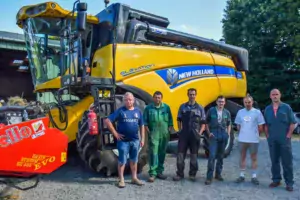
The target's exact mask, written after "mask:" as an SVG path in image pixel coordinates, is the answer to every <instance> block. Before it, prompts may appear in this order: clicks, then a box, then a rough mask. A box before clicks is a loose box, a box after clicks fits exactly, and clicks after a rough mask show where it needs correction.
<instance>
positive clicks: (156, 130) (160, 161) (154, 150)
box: [148, 122, 170, 176]
mask: <svg viewBox="0 0 300 200" xmlns="http://www.w3.org/2000/svg"><path fill="white" fill-rule="evenodd" d="M161 123H164V122H161ZM155 124H156V125H157V126H156V127H153V130H152V131H151V130H150V133H149V134H148V138H149V140H148V142H149V175H150V176H157V175H158V174H162V173H163V171H164V162H165V158H166V151H167V145H168V142H169V139H170V135H169V131H168V125H167V123H165V124H164V125H162V124H161V125H159V123H155Z"/></svg>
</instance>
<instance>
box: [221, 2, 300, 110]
mask: <svg viewBox="0 0 300 200" xmlns="http://www.w3.org/2000/svg"><path fill="white" fill-rule="evenodd" d="M224 12H225V14H224V17H223V19H222V23H223V37H224V38H225V41H226V43H229V44H233V45H236V46H241V47H244V48H246V49H247V50H248V51H249V68H250V71H249V72H248V74H247V79H248V91H249V93H251V94H252V95H253V96H254V98H255V100H256V101H257V102H258V103H259V105H260V107H264V106H266V105H267V104H268V103H269V102H270V100H269V92H270V90H271V89H272V88H278V89H280V91H281V93H282V100H283V101H285V102H287V103H289V104H291V105H292V107H293V109H294V110H300V100H299V99H300V98H299V97H300V96H299V94H300V92H299V90H300V87H299V83H300V1H299V0H297V1H295V0H228V1H227V5H226V8H225V10H224Z"/></svg>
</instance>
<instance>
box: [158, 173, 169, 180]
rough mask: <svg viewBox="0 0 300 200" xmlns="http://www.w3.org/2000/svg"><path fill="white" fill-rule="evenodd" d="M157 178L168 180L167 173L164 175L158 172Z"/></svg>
mask: <svg viewBox="0 0 300 200" xmlns="http://www.w3.org/2000/svg"><path fill="white" fill-rule="evenodd" d="M157 178H159V179H161V180H166V179H167V178H168V177H167V176H166V175H163V174H157Z"/></svg>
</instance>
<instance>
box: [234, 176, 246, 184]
mask: <svg viewBox="0 0 300 200" xmlns="http://www.w3.org/2000/svg"><path fill="white" fill-rule="evenodd" d="M244 181H245V177H243V176H240V177H238V178H237V179H236V180H235V182H236V183H242V182H244Z"/></svg>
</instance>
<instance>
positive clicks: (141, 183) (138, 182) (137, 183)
mask: <svg viewBox="0 0 300 200" xmlns="http://www.w3.org/2000/svg"><path fill="white" fill-rule="evenodd" d="M131 183H132V184H134V185H138V186H142V185H144V183H143V182H142V181H140V180H139V179H132V180H131Z"/></svg>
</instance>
